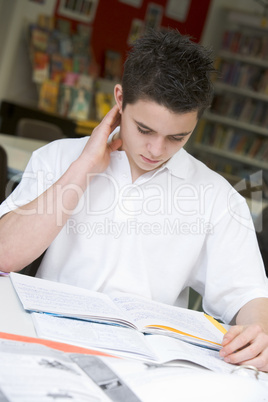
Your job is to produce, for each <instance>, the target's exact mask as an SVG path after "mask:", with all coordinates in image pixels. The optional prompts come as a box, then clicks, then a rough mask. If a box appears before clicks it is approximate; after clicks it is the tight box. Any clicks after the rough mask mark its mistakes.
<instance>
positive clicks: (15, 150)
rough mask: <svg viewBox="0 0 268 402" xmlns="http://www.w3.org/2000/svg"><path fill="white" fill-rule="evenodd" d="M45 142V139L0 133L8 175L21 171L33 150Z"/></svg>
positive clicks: (0, 142)
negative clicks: (5, 155) (5, 154)
mask: <svg viewBox="0 0 268 402" xmlns="http://www.w3.org/2000/svg"><path fill="white" fill-rule="evenodd" d="M47 143H48V142H47V141H41V140H33V139H31V138H24V137H17V136H15V135H8V134H0V145H2V147H3V148H4V149H5V151H6V153H7V163H8V170H9V175H11V174H16V173H20V172H23V171H24V170H25V168H26V165H27V163H28V161H29V159H30V157H31V155H32V153H33V151H35V150H36V149H38V148H40V147H42V146H44V145H46V144H47Z"/></svg>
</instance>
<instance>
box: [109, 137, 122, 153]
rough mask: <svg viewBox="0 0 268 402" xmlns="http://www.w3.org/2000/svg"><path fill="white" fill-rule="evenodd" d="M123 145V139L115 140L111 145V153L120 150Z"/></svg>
mask: <svg viewBox="0 0 268 402" xmlns="http://www.w3.org/2000/svg"><path fill="white" fill-rule="evenodd" d="M121 145H122V140H121V138H117V139H115V140H113V141H112V142H111V143H110V144H109V148H110V150H111V152H113V151H116V150H117V149H118V148H120V147H121Z"/></svg>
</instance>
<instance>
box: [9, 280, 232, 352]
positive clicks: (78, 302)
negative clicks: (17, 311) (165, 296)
mask: <svg viewBox="0 0 268 402" xmlns="http://www.w3.org/2000/svg"><path fill="white" fill-rule="evenodd" d="M10 278H11V282H12V284H13V287H14V289H15V291H16V292H17V295H18V297H19V299H20V301H21V303H22V305H23V307H24V309H25V310H27V311H30V312H37V313H46V314H45V315H44V317H43V318H44V320H47V319H48V318H49V317H51V316H54V318H55V317H56V318H59V317H60V318H65V319H67V322H68V319H70V318H75V319H76V320H74V321H71V322H76V321H77V320H78V321H79V323H80V324H81V325H83V323H85V322H87V321H89V322H93V323H98V324H108V325H106V326H105V327H104V328H106V330H108V331H110V330H111V331H113V330H114V329H115V328H120V329H121V330H125V329H129V330H130V332H129V333H127V332H122V334H123V333H125V334H126V336H127V335H128V336H130V337H131V333H133V334H135V335H133V336H135V337H136V335H137V334H138V337H139V338H140V339H142V338H144V336H146V337H147V334H150V337H151V336H152V335H164V339H166V338H171V339H178V340H182V341H184V342H186V343H190V344H192V345H198V346H201V347H205V348H209V349H211V350H216V351H218V350H220V348H221V342H222V339H223V334H224V333H225V332H226V329H225V328H224V327H223V326H222V325H221V324H220V323H219V322H218V321H216V320H215V319H214V318H212V317H210V316H208V315H206V314H205V313H203V312H199V311H193V310H188V309H185V308H180V307H175V306H170V305H166V304H163V303H160V302H156V301H152V300H150V299H147V298H144V297H141V296H136V295H132V294H127V293H122V292H117V293H114V294H113V295H107V294H104V293H100V292H94V291H89V290H87V289H85V288H79V287H76V286H71V285H66V284H63V283H57V282H52V281H48V280H45V279H40V278H35V277H30V276H26V275H22V274H18V273H11V275H10ZM38 317H41V318H40V320H42V314H41V315H39V316H38ZM80 321H81V322H80ZM61 323H62V324H61ZM80 324H79V325H80ZM59 325H64V321H59ZM66 325H67V324H66ZM144 334H146V335H144ZM150 337H149V338H150Z"/></svg>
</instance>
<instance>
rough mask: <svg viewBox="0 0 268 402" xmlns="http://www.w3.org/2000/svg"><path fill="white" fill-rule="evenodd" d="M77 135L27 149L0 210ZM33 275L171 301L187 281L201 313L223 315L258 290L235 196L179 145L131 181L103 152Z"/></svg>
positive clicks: (254, 256)
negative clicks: (104, 164) (97, 170)
mask: <svg viewBox="0 0 268 402" xmlns="http://www.w3.org/2000/svg"><path fill="white" fill-rule="evenodd" d="M86 141H87V138H82V139H64V140H59V141H55V142H53V143H50V144H48V145H47V146H45V147H43V148H41V149H39V150H37V151H35V152H34V153H33V155H32V158H31V160H30V162H29V164H28V166H27V168H26V170H25V173H24V176H23V179H22V181H21V183H20V185H19V186H18V187H17V188H16V189H15V191H14V192H13V193H12V194H11V196H9V198H7V200H6V201H5V202H4V203H3V204H2V205H1V207H0V215H1V216H2V215H3V214H5V213H6V212H8V211H10V210H13V209H15V208H16V207H18V206H21V205H24V204H26V203H28V202H29V201H31V200H33V199H34V198H36V197H37V196H38V195H39V194H41V193H42V192H43V191H45V190H46V189H47V188H48V187H49V186H50V185H51V184H53V183H54V182H55V181H56V180H57V179H58V178H59V177H60V176H61V175H62V174H63V173H64V172H65V171H66V169H67V168H68V167H69V165H70V164H71V163H72V162H73V161H74V160H75V159H77V157H78V156H79V155H80V153H81V152H82V150H83V148H84V146H85V143H86ZM74 191H78V192H79V189H77V188H75V187H74ZM44 208H45V207H44V206H43V205H39V206H38V211H37V212H38V213H43V211H44ZM33 212H34V211H33ZM59 220H60V218H59ZM59 223H60V222H59ZM37 276H39V277H42V278H46V279H49V280H53V281H60V282H64V283H70V284H73V285H77V286H81V287H85V288H88V289H91V290H95V291H101V292H110V291H113V290H119V291H125V292H129V293H134V294H138V295H142V296H145V297H149V298H152V299H153V300H157V301H160V302H163V303H167V304H171V305H173V304H178V297H179V295H180V294H181V292H182V291H183V290H184V289H186V288H187V287H189V286H190V287H192V288H193V289H195V290H196V291H197V292H199V293H200V294H201V295H202V296H203V307H204V309H205V311H206V312H207V313H208V314H211V315H213V316H214V317H216V318H219V319H222V320H223V321H224V322H230V320H231V319H232V318H233V316H234V315H235V314H236V313H237V312H238V310H239V309H240V308H241V307H242V306H243V305H244V304H245V303H247V302H248V301H250V300H251V299H254V298H256V297H268V286H267V278H266V275H265V272H264V268H263V263H262V260H261V257H260V253H259V249H258V245H257V241H256V236H255V232H254V227H253V224H252V221H251V217H250V212H249V210H248V207H247V204H246V202H245V200H244V199H243V198H242V197H241V196H240V195H239V194H238V193H237V192H236V191H235V190H234V189H233V188H232V187H231V186H230V184H229V183H228V182H227V181H226V180H225V179H223V178H222V177H221V176H220V175H218V174H216V173H215V172H213V171H212V170H210V169H208V168H207V167H206V166H205V165H204V164H203V163H201V162H200V161H198V160H196V159H195V158H193V157H192V156H191V155H189V154H188V153H187V152H186V151H185V150H184V149H181V150H180V151H179V152H178V153H177V154H176V155H174V156H173V157H172V158H171V159H170V160H169V161H168V162H167V163H166V164H165V165H164V166H162V167H161V168H160V169H157V170H155V171H152V172H147V173H145V174H144V175H142V176H141V177H139V178H138V179H137V181H136V182H135V183H132V179H131V172H130V166H129V162H128V158H127V156H126V154H125V152H124V151H115V152H113V153H112V154H111V162H110V165H109V167H108V168H107V170H106V171H105V172H104V173H102V174H99V175H98V176H95V177H94V178H93V180H92V181H91V183H90V185H89V186H88V188H87V190H86V191H85V192H84V195H83V196H82V198H81V199H80V202H79V204H78V205H77V207H76V209H75V210H74V211H73V214H72V216H71V217H70V218H69V220H68V221H67V223H66V224H65V226H64V227H63V228H62V230H61V232H60V233H59V234H58V236H57V237H56V238H55V240H54V241H53V242H52V244H51V245H50V247H49V248H48V250H47V252H46V254H45V256H44V258H43V260H42V263H41V266H40V268H39V270H38V274H37Z"/></svg>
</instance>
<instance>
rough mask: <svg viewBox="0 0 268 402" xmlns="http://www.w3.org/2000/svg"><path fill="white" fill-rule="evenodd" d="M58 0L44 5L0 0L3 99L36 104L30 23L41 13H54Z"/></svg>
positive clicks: (25, 0) (0, 91)
mask: <svg viewBox="0 0 268 402" xmlns="http://www.w3.org/2000/svg"><path fill="white" fill-rule="evenodd" d="M55 4H56V0H47V1H46V2H45V3H44V5H42V4H38V3H34V2H32V1H30V0H0V60H1V63H0V99H8V100H15V101H16V102H24V103H25V102H27V103H29V104H34V103H35V101H36V99H37V90H36V87H35V85H34V84H33V83H32V80H31V64H30V58H29V48H28V36H27V26H28V22H29V21H31V22H35V21H36V20H37V17H38V15H39V14H48V15H52V14H53V12H54V8H55Z"/></svg>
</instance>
